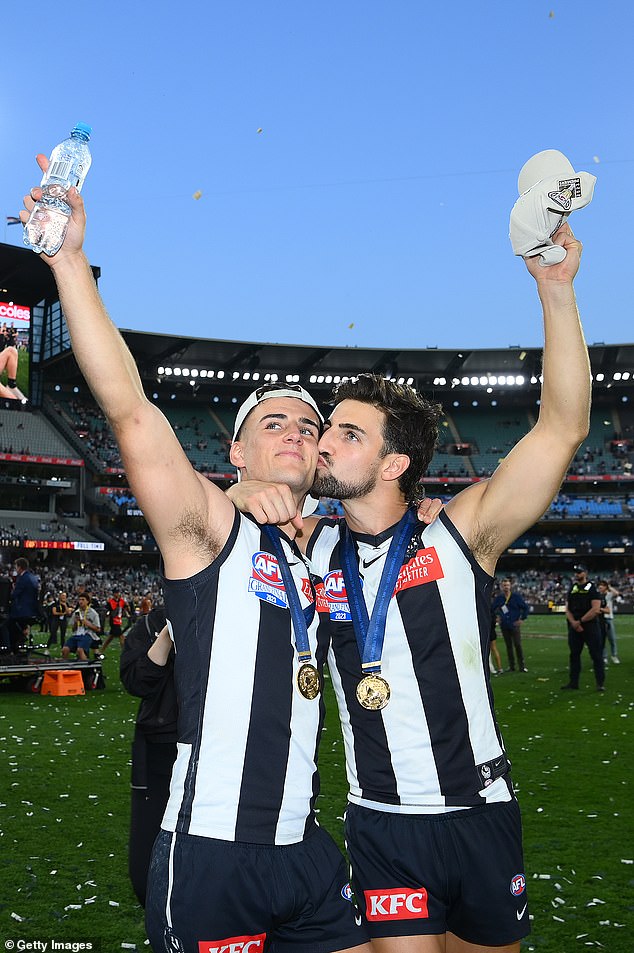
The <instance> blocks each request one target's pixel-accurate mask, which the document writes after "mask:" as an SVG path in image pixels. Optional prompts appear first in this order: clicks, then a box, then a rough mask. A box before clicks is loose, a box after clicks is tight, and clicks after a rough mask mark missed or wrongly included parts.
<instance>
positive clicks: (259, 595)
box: [162, 513, 328, 844]
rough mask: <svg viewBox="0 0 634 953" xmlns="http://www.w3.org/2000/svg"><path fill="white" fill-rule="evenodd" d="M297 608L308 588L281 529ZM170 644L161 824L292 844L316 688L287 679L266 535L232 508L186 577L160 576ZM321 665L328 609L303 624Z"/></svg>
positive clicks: (318, 710) (283, 623) (314, 790)
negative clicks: (170, 730) (307, 689)
mask: <svg viewBox="0 0 634 953" xmlns="http://www.w3.org/2000/svg"><path fill="white" fill-rule="evenodd" d="M282 544H283V548H284V551H285V552H286V555H287V558H288V561H289V565H290V568H291V572H292V574H293V577H294V578H295V580H296V583H297V591H298V593H299V597H300V602H301V605H302V608H304V607H305V606H309V605H310V604H311V603H314V601H315V588H314V586H313V585H312V583H311V580H310V579H309V573H308V571H307V568H306V565H305V563H304V562H303V560H302V557H301V556H300V555H299V552H298V550H297V549H296V547H295V546H294V544H293V545H291V544H290V543H289V542H288V540H287V539H286V538H285V537H284V536H282ZM164 593H165V603H166V610H167V618H168V621H169V625H170V627H171V630H172V634H173V638H174V643H175V647H176V660H175V668H174V674H175V679H176V687H177V693H178V699H179V723H178V737H179V741H178V756H177V760H176V764H175V765H174V771H173V774H172V782H171V788H170V797H169V802H168V805H167V809H166V812H165V816H164V818H163V824H162V827H163V829H164V830H168V831H177V832H179V833H187V834H194V835H198V836H202V837H212V838H217V839H220V840H228V841H240V842H244V843H252V844H293V843H297V842H299V841H301V840H302V839H303V838H304V836H305V835H306V834H307V833H308V832H309V830H310V829H311V828H312V826H313V825H314V824H315V823H316V822H315V815H314V804H315V799H316V797H317V794H318V791H319V776H318V773H317V747H318V741H319V735H320V732H321V727H322V723H323V717H324V708H323V701H322V696H321V695H320V696H319V698H317V699H313V700H309V699H306V698H304V697H303V696H302V695H301V694H300V692H299V689H298V687H297V682H296V676H297V671H298V668H299V663H298V661H297V657H296V652H295V647H294V637H293V630H292V624H291V615H290V612H289V610H288V607H287V598H286V592H285V590H284V584H283V581H282V577H281V574H280V570H279V566H278V563H277V559H276V557H275V556H274V555H273V554H272V552H271V545H270V543H269V541H268V538H267V537H266V536H265V535H264V534H263V533H262V530H261V527H260V526H258V525H257V524H256V523H255V522H254V521H253V520H251V519H250V518H249V517H246V516H241V515H240V514H238V513H236V518H235V521H234V524H233V528H232V530H231V534H230V536H229V539H228V541H227V543H226V545H225V546H224V548H223V550H222V552H221V553H220V555H219V556H218V558H217V559H215V560H214V562H213V563H211V564H210V565H209V566H208V567H207V568H206V569H203V570H202V571H201V572H199V573H197V574H196V575H194V576H192V577H191V578H189V579H181V580H170V579H165V580H164ZM308 634H309V642H310V646H311V650H312V653H313V663H314V664H316V665H317V667H318V668H319V670H320V671H322V670H323V666H324V664H325V661H326V653H327V649H328V621H327V615H326V616H324V615H323V614H322V615H321V617H320V613H319V612H315V614H314V617H313V621H312V622H311V624H310V626H309V629H308Z"/></svg>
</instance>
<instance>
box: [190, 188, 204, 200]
mask: <svg viewBox="0 0 634 953" xmlns="http://www.w3.org/2000/svg"><path fill="white" fill-rule="evenodd" d="M202 194H203V193H202V192H201V191H200V189H199V190H198V191H197V192H194V194H193V195H192V198H193V199H196V201H198V199H199V198H200V197H201V195H202Z"/></svg>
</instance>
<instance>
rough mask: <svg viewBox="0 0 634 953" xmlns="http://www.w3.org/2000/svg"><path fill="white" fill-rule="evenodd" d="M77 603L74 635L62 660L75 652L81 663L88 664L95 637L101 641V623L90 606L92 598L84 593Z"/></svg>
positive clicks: (74, 617)
mask: <svg viewBox="0 0 634 953" xmlns="http://www.w3.org/2000/svg"><path fill="white" fill-rule="evenodd" d="M77 603H78V604H77V608H76V609H75V610H74V612H73V615H72V622H71V626H72V630H73V634H72V635H71V636H70V637H69V638H68V639H67V640H66V642H65V643H64V646H63V648H62V658H65V659H67V658H68V657H69V655H70V653H71V652H75V653H76V654H77V658H78V659H79V660H80V661H82V662H88V661H89V658H90V650H91V648H92V647H93V644H94V639H95V636H96V638H97V639H99V634H100V632H101V623H100V622H99V616H98V615H97V611H96V610H95V609H93V608H92V606H91V605H90V596H88V595H87V594H86V593H82V595H81V596H80V597H79V599H78V600H77Z"/></svg>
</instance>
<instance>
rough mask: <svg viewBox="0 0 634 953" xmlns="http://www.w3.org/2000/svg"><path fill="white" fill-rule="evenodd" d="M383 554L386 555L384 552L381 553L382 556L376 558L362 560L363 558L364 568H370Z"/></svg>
mask: <svg viewBox="0 0 634 953" xmlns="http://www.w3.org/2000/svg"><path fill="white" fill-rule="evenodd" d="M383 555H384V554H383V553H381V554H380V556H375V557H374V559H370V560H365V559H362V560H361V565H362V566H363V568H364V569H369V568H370V566H371V565H372V564H373V563H375V562H376V561H377V560H379V559H381V558H382V557H383Z"/></svg>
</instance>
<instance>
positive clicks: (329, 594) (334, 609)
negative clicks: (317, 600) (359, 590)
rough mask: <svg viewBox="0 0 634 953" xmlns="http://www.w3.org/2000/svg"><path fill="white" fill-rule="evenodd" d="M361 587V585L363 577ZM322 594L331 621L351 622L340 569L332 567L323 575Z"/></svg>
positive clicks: (346, 594)
mask: <svg viewBox="0 0 634 953" xmlns="http://www.w3.org/2000/svg"><path fill="white" fill-rule="evenodd" d="M361 587H363V579H362V580H361ZM324 595H325V597H326V599H327V600H328V607H329V611H330V619H331V621H332V622H352V616H351V615H350V604H349V602H348V593H347V591H346V584H345V582H344V578H343V572H342V570H341V569H334V570H333V571H332V572H329V573H327V574H326V575H325V576H324Z"/></svg>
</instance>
